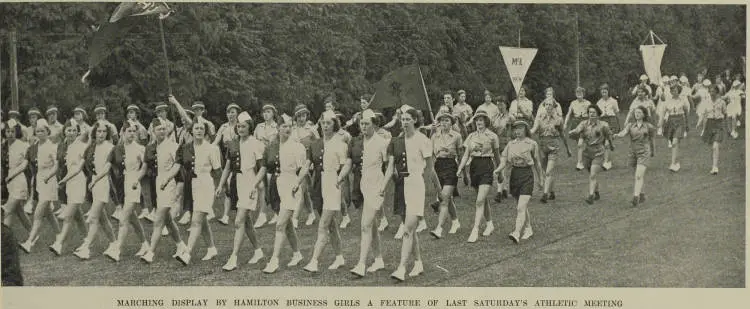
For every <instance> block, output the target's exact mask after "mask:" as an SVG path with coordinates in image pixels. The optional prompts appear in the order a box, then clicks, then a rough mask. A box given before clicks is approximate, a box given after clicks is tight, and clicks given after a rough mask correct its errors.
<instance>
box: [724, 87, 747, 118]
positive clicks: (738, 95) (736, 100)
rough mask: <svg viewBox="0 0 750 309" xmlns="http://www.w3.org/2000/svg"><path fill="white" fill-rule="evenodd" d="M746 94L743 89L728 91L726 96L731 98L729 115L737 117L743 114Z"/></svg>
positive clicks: (728, 107)
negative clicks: (743, 102) (743, 101)
mask: <svg viewBox="0 0 750 309" xmlns="http://www.w3.org/2000/svg"><path fill="white" fill-rule="evenodd" d="M743 95H744V93H743V91H742V90H738V89H732V90H729V92H727V94H726V96H727V98H728V99H729V104H728V105H727V116H728V117H737V116H740V115H742V96H743Z"/></svg>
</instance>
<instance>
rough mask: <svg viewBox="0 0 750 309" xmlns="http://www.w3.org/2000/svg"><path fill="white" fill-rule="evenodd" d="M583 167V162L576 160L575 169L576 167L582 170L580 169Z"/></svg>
mask: <svg viewBox="0 0 750 309" xmlns="http://www.w3.org/2000/svg"><path fill="white" fill-rule="evenodd" d="M584 168H585V166H583V163H581V162H578V164H576V169H577V170H582V169H584Z"/></svg>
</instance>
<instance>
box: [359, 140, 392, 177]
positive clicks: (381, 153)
mask: <svg viewBox="0 0 750 309" xmlns="http://www.w3.org/2000/svg"><path fill="white" fill-rule="evenodd" d="M388 143H389V141H388V140H387V139H385V138H384V137H382V136H380V135H379V134H373V135H372V137H370V138H369V139H368V138H366V137H363V139H362V175H363V176H362V177H363V178H364V175H368V174H370V173H380V175H383V170H382V167H383V163H384V162H387V161H388V153H387V152H388ZM376 175H377V174H376Z"/></svg>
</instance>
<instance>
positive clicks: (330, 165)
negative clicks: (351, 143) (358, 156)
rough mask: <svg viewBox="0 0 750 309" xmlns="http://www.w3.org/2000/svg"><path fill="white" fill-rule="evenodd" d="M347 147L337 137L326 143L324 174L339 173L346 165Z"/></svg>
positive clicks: (324, 146) (324, 149)
mask: <svg viewBox="0 0 750 309" xmlns="http://www.w3.org/2000/svg"><path fill="white" fill-rule="evenodd" d="M347 147H348V146H347V145H346V144H345V143H344V142H343V141H341V139H339V138H337V137H335V136H334V137H332V138H331V139H330V140H328V141H324V145H323V172H337V171H338V170H339V168H341V165H344V163H346V159H347V157H348V155H347Z"/></svg>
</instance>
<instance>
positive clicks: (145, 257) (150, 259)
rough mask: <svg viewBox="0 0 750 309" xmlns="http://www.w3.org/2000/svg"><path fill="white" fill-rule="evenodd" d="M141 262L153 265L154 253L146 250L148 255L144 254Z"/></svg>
mask: <svg viewBox="0 0 750 309" xmlns="http://www.w3.org/2000/svg"><path fill="white" fill-rule="evenodd" d="M141 260H142V261H144V262H146V263H148V264H151V263H153V262H154V252H153V251H151V250H146V253H144V254H143V255H142V256H141Z"/></svg>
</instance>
